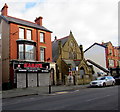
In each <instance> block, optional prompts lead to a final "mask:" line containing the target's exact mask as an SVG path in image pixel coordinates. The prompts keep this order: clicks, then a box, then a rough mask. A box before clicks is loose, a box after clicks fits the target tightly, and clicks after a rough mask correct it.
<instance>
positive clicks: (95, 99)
mask: <svg viewBox="0 0 120 112" xmlns="http://www.w3.org/2000/svg"><path fill="white" fill-rule="evenodd" d="M108 96H111V95H106V96H104V97H96V98H92V99H89V100H86V101H87V102H89V101H93V100H97V99H101V98H105V97H108Z"/></svg>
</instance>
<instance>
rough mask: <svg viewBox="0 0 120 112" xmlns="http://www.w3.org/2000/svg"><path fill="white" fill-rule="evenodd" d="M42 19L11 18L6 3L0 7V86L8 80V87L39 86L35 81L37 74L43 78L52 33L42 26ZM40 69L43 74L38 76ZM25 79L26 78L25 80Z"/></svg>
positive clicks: (48, 56)
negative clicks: (0, 66)
mask: <svg viewBox="0 0 120 112" xmlns="http://www.w3.org/2000/svg"><path fill="white" fill-rule="evenodd" d="M42 19H43V18H42V17H38V18H36V19H35V22H30V21H27V20H23V19H20V18H15V17H11V16H8V6H7V4H5V5H4V7H3V8H2V10H1V15H0V28H1V31H0V33H1V40H2V82H3V84H4V85H5V84H7V83H10V84H12V86H13V85H16V84H17V87H22V86H23V87H26V86H37V85H42V84H40V83H41V82H39V80H41V79H40V77H41V78H42V79H43V78H45V76H46V77H47V75H48V74H47V73H48V71H47V70H48V69H49V68H50V63H49V62H52V44H51V33H52V32H51V31H50V30H48V29H46V28H45V27H44V26H43V25H42ZM16 72H18V74H17V73H16ZM43 72H45V73H46V74H44V75H43V76H42V75H41V73H43ZM38 74H39V75H38ZM22 80H24V82H23V83H24V84H23V85H22ZM27 80H29V81H28V82H26V81H27ZM41 81H42V80H41ZM42 82H44V80H43V81H42ZM28 83H29V84H28ZM46 83H47V82H46ZM30 84H31V85H30Z"/></svg>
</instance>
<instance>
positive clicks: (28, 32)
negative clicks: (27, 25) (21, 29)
mask: <svg viewBox="0 0 120 112" xmlns="http://www.w3.org/2000/svg"><path fill="white" fill-rule="evenodd" d="M26 34H27V36H26V38H27V40H32V31H31V30H29V29H28V30H27V31H26Z"/></svg>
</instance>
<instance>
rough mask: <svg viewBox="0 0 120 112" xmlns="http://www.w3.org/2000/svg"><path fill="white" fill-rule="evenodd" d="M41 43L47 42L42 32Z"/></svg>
mask: <svg viewBox="0 0 120 112" xmlns="http://www.w3.org/2000/svg"><path fill="white" fill-rule="evenodd" d="M40 42H43V43H44V42H45V34H44V33H42V32H40Z"/></svg>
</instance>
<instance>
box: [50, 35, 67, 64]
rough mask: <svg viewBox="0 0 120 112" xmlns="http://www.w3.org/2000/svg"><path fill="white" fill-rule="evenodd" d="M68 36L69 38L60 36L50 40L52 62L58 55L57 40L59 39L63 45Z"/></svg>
mask: <svg viewBox="0 0 120 112" xmlns="http://www.w3.org/2000/svg"><path fill="white" fill-rule="evenodd" d="M68 38H69V36H67V37H64V38H61V39H57V40H54V41H53V42H52V58H53V61H54V62H55V61H56V60H57V59H58V57H59V46H58V43H59V41H61V44H62V46H64V45H65V43H66V42H67V40H68Z"/></svg>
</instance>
